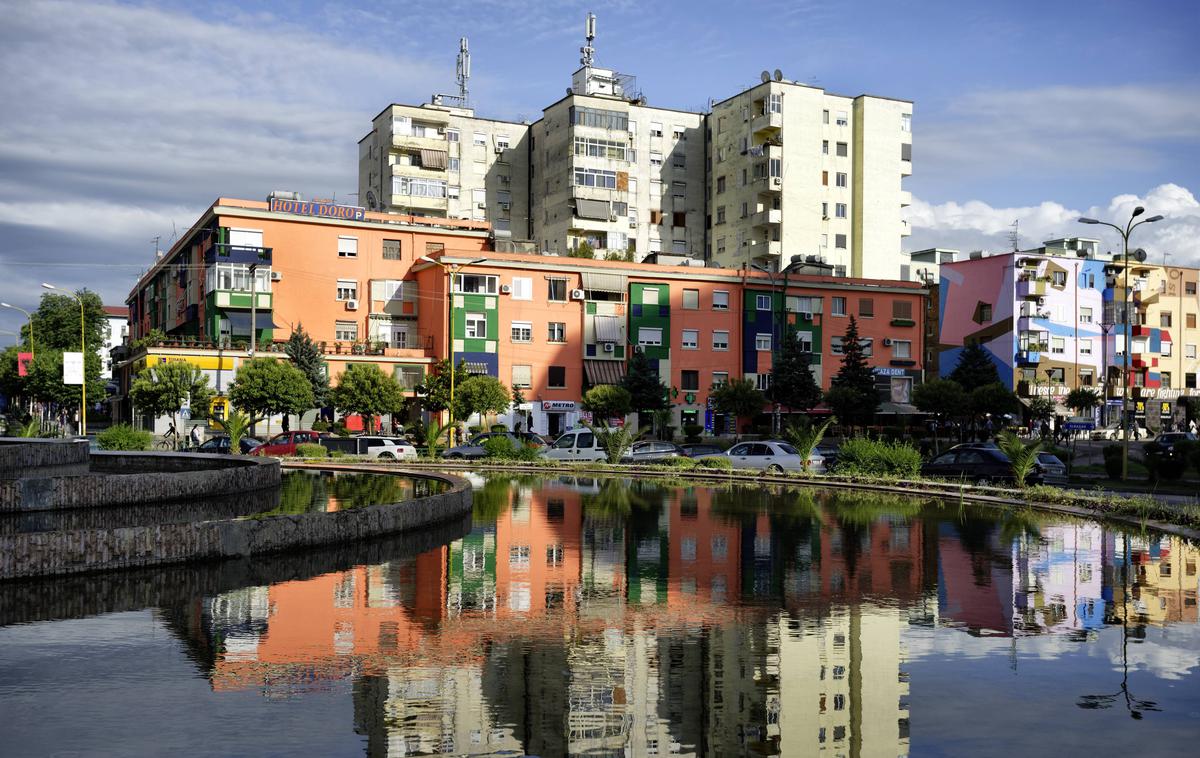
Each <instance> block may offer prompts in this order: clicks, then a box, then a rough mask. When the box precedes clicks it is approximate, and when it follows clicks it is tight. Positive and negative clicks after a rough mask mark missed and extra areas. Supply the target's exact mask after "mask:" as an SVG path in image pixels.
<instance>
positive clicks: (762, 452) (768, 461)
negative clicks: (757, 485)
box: [698, 440, 825, 474]
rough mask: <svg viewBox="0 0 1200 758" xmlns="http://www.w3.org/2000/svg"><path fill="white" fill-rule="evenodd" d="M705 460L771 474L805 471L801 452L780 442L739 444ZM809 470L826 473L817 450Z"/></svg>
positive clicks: (810, 460) (700, 458) (809, 463)
mask: <svg viewBox="0 0 1200 758" xmlns="http://www.w3.org/2000/svg"><path fill="white" fill-rule="evenodd" d="M705 458H725V459H727V460H728V461H729V462H730V463H732V464H733V467H734V468H748V469H756V470H758V471H766V472H768V473H771V474H778V473H782V472H784V471H803V470H804V465H803V462H802V461H801V458H800V451H799V450H797V449H796V448H794V447H792V446H791V444H789V443H787V442H782V441H780V440H763V441H762V442H739V443H738V444H736V445H734V446H733V447H731V448H729V449H728V450H726V451H725V452H723V453H716V454H713V455H702V456H700V457H699V458H698V460H704V459H705ZM808 470H809V471H810V472H811V473H814V474H822V473H824V472H825V458H824V456H822V455H821V454H820V453H818V452H817V451H816V450H814V451H813V453H812V455H811V456H809V458H808Z"/></svg>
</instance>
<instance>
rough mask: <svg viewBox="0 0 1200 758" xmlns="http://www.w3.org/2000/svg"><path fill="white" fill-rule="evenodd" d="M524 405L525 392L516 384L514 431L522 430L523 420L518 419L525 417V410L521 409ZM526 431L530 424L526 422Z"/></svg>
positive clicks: (513, 397)
mask: <svg viewBox="0 0 1200 758" xmlns="http://www.w3.org/2000/svg"><path fill="white" fill-rule="evenodd" d="M522 405H525V392H524V390H522V389H521V388H520V387H518V386H517V385H515V384H514V385H513V386H512V408H513V431H520V430H521V422H520V421H519V420H518V419H520V418H524V413H525V412H524V411H522V410H521V406H522ZM526 431H528V424H526Z"/></svg>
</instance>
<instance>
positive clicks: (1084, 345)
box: [1079, 340, 1092, 355]
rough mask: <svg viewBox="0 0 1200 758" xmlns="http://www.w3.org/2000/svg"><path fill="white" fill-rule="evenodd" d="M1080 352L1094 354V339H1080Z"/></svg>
mask: <svg viewBox="0 0 1200 758" xmlns="http://www.w3.org/2000/svg"><path fill="white" fill-rule="evenodd" d="M1079 354H1080V355H1091V354H1092V341H1091V340H1079Z"/></svg>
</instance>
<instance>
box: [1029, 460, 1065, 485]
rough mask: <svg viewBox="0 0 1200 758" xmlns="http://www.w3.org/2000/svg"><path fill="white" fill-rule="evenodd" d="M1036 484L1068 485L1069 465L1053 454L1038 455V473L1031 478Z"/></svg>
mask: <svg viewBox="0 0 1200 758" xmlns="http://www.w3.org/2000/svg"><path fill="white" fill-rule="evenodd" d="M1031 479H1032V480H1034V481H1033V483H1036V484H1066V483H1067V464H1065V463H1063V462H1062V461H1061V460H1059V458H1058V456H1057V455H1054V454H1053V453H1038V454H1037V473H1036V474H1035V475H1034V476H1033V477H1031Z"/></svg>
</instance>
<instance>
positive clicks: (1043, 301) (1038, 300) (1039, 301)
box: [1037, 297, 1046, 305]
mask: <svg viewBox="0 0 1200 758" xmlns="http://www.w3.org/2000/svg"><path fill="white" fill-rule="evenodd" d="M1037 304H1038V305H1045V304H1046V298H1044V297H1039V298H1038V299H1037Z"/></svg>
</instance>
